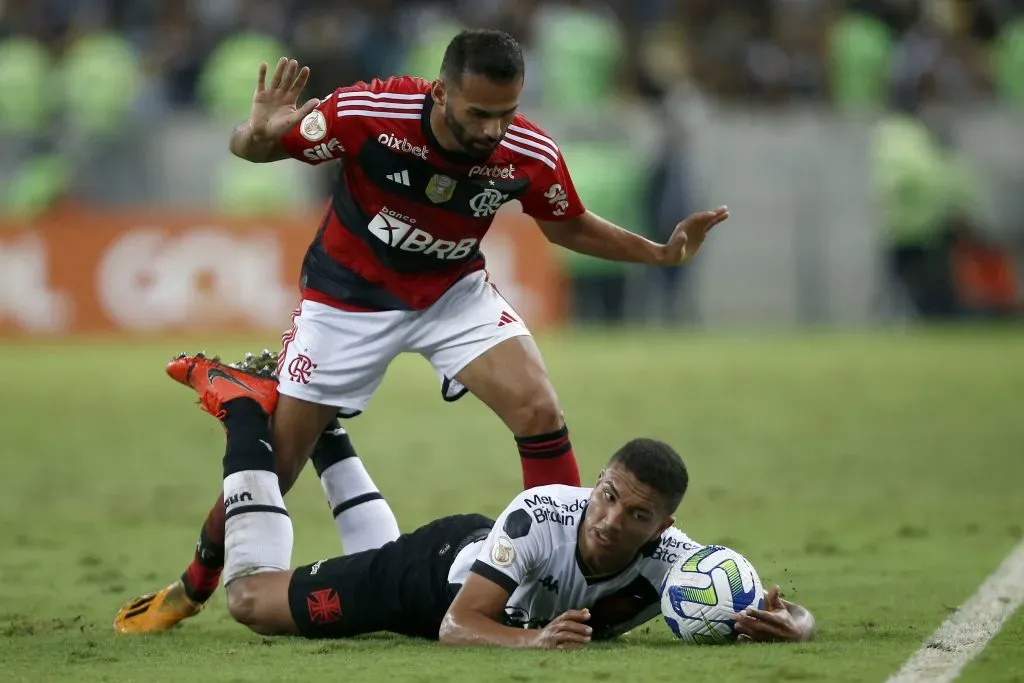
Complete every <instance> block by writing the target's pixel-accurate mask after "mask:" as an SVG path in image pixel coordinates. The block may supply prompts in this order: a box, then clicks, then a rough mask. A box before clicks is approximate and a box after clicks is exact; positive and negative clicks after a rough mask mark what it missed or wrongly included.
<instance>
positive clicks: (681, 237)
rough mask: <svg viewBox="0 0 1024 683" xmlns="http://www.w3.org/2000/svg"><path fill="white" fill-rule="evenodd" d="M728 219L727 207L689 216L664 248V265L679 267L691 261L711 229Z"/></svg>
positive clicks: (676, 229) (673, 233)
mask: <svg viewBox="0 0 1024 683" xmlns="http://www.w3.org/2000/svg"><path fill="white" fill-rule="evenodd" d="M728 218H729V209H728V207H725V206H720V207H718V208H717V209H715V210H714V211H700V212H698V213H695V214H691V215H690V216H688V217H687V218H686V220H684V221H682V222H681V223H679V224H678V225H677V226H676V227H675V230H673V231H672V236H671V237H669V239H668V242H667V243H666V244H665V246H664V247H663V249H664V251H663V258H662V263H663V265H666V266H678V265H679V264H681V263H685V262H686V261H689V260H690V259H691V258H693V257H694V255H695V254H696V253H697V251H698V250H699V249H700V247H701V245H702V244H704V239H705V238H706V237H707V236H708V233H709V232H711V228H713V227H715V226H716V225H718V224H719V223H721V222H723V221H725V220H728Z"/></svg>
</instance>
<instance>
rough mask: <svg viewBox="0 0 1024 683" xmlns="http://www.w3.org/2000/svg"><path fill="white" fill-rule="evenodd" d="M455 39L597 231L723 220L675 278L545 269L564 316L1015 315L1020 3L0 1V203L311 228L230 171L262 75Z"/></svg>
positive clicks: (326, 70)
mask: <svg viewBox="0 0 1024 683" xmlns="http://www.w3.org/2000/svg"><path fill="white" fill-rule="evenodd" d="M463 26H471V27H494V28H502V29H505V30H508V31H510V32H511V33H513V34H514V35H515V36H517V38H519V40H520V41H521V43H522V44H523V46H524V48H525V50H526V54H527V85H526V90H525V92H524V97H523V102H522V109H523V110H524V111H525V112H526V113H528V114H529V115H530V116H531V118H533V119H534V120H536V121H538V122H539V123H540V124H541V125H542V126H544V127H545V128H546V129H547V130H548V131H549V132H550V133H551V134H552V135H554V136H555V137H556V138H557V139H558V140H559V143H560V145H561V147H562V149H563V153H564V154H565V156H566V158H567V160H568V161H569V164H570V168H571V170H572V173H573V176H574V180H575V182H576V184H577V187H578V189H579V191H580V193H581V195H582V196H583V198H584V200H585V202H586V203H587V204H588V206H589V207H590V208H592V209H593V210H595V211H596V212H598V213H600V214H602V215H604V216H606V217H608V218H610V219H612V220H614V221H617V222H618V223H620V224H622V225H624V226H627V227H629V228H631V229H634V230H636V231H638V232H641V233H644V234H647V235H648V236H650V237H652V238H653V239H659V240H662V239H664V238H665V237H666V236H667V234H668V232H669V231H670V230H671V228H672V227H673V226H674V224H675V222H676V221H677V220H679V219H680V218H682V217H683V216H685V215H686V214H687V213H689V212H691V211H693V210H697V209H700V208H707V207H711V206H716V205H718V204H721V203H728V204H729V205H730V208H731V209H732V210H733V213H734V216H735V218H734V219H733V221H734V222H735V223H736V224H739V227H736V228H735V230H733V229H732V227H731V226H730V227H723V228H722V234H721V235H720V236H716V242H715V244H714V245H713V246H712V247H711V248H710V249H709V253H708V255H707V257H706V258H702V259H701V261H700V262H699V263H695V264H694V267H693V268H688V269H687V268H684V269H679V270H672V271H653V270H651V269H644V268H634V267H623V266H621V265H617V264H608V263H602V262H598V261H595V260H593V259H586V258H577V257H573V256H571V255H560V256H559V258H560V259H562V261H561V262H562V263H563V265H564V266H565V268H566V271H567V273H568V274H569V276H570V281H571V283H572V287H571V291H572V301H573V309H572V311H573V317H574V319H576V320H578V321H598V322H602V323H605V324H617V323H636V322H640V321H667V322H678V321H694V320H698V319H701V318H702V317H703V318H716V316H717V318H720V319H722V320H725V321H730V322H731V321H744V320H752V321H754V322H761V321H766V322H771V321H776V320H781V321H788V320H793V321H803V322H825V323H828V322H836V323H859V322H864V321H866V320H873V319H880V318H896V319H900V320H913V319H920V318H941V319H951V318H955V319H962V318H964V317H970V318H976V317H1008V316H1014V315H1018V314H1019V312H1020V311H1021V295H1020V291H1019V286H1018V279H1019V273H1020V272H1021V269H1020V266H1021V263H1022V258H1021V257H1022V254H1024V249H1022V246H1024V239H1022V238H1024V198H1022V195H1024V193H1021V192H1020V188H1021V187H1024V0H973V1H972V0H923V1H917V0H729V1H728V2H726V1H724V0H606V1H602V0H593V1H589V0H461V1H441V2H439V1H434V2H419V1H414V0H407V1H402V0H366V1H355V0H215V1H211V0H0V187H2V188H3V190H2V194H0V208H2V211H3V212H4V213H5V214H6V215H7V216H8V218H10V219H11V220H9V221H8V222H7V224H12V225H21V226H24V225H25V224H26V221H29V222H31V221H32V220H36V219H37V218H38V217H39V216H44V215H45V214H46V213H47V212H48V211H52V210H54V208H55V207H61V206H63V207H67V206H69V205H70V206H75V205H87V206H94V207H109V208H111V209H112V210H116V209H117V207H133V206H138V205H154V206H170V207H175V208H180V207H190V206H196V207H207V208H210V209H211V210H214V211H217V212H225V213H232V214H254V215H258V214H260V213H266V212H277V211H290V210H294V209H295V208H297V207H302V206H309V205H319V203H320V202H321V198H322V197H323V196H324V195H325V188H326V185H327V183H328V182H329V181H330V177H329V175H328V173H327V172H323V171H319V170H318V171H310V170H308V169H306V168H303V167H302V165H301V164H275V165H272V166H270V167H260V166H254V165H249V164H245V163H243V162H238V161H237V160H233V159H231V158H230V156H229V155H228V154H227V150H226V140H227V136H228V134H229V132H230V130H231V128H232V127H233V125H235V124H236V123H238V122H240V121H242V120H244V119H245V118H246V116H247V115H248V108H249V103H250V98H251V94H252V89H253V86H254V80H255V74H256V67H257V66H258V64H259V62H260V61H268V62H270V63H272V62H273V61H275V60H276V59H277V58H278V57H279V56H281V55H289V56H293V57H295V58H297V59H299V60H301V61H302V62H303V63H305V64H308V65H310V67H311V68H312V80H311V84H310V88H309V90H308V92H307V94H306V96H307V97H308V96H323V95H325V94H326V93H328V92H330V91H331V90H333V89H334V88H335V87H337V86H339V85H343V84H347V83H349V82H352V81H355V80H359V79H370V78H373V77H378V76H379V77H384V76H387V75H390V74H399V73H411V74H414V75H419V76H423V77H425V78H432V77H434V76H436V73H437V69H438V65H439V62H440V56H441V54H442V52H443V50H444V47H445V45H446V43H447V42H448V40H449V39H450V37H451V36H452V35H453V34H454V32H456V31H457V30H458V29H459V28H461V27H463ZM727 225H728V224H727ZM312 229H313V226H310V230H311V231H312ZM730 230H732V232H729V231H730ZM0 238H2V235H0ZM702 256H703V255H702ZM695 278H696V279H695Z"/></svg>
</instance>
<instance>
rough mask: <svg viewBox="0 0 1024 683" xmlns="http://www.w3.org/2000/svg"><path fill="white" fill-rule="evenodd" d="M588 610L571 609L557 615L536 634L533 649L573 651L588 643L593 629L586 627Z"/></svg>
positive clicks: (588, 615) (588, 617)
mask: <svg viewBox="0 0 1024 683" xmlns="http://www.w3.org/2000/svg"><path fill="white" fill-rule="evenodd" d="M588 619H590V610H586V609H584V610H576V609H571V610H567V611H565V612H563V613H562V614H559V615H558V616H557V617H555V619H554V620H553V621H552V622H551V623H550V624H548V625H547V626H545V627H544V628H543V629H542V630H540V631H539V632H538V633H537V636H536V637H535V638H534V641H533V644H534V647H539V648H543V649H546V650H556V649H557V650H575V649H579V648H582V647H583V646H584V645H586V644H587V643H589V642H590V637H591V634H592V633H593V629H592V628H590V627H589V626H587V624H586V622H587V620H588Z"/></svg>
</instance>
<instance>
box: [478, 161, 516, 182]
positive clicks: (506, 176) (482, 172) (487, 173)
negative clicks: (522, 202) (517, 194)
mask: <svg viewBox="0 0 1024 683" xmlns="http://www.w3.org/2000/svg"><path fill="white" fill-rule="evenodd" d="M478 176H479V177H480V178H500V179H501V180H511V179H513V178H515V177H516V167H515V166H513V165H512V164H509V165H508V166H474V167H473V168H471V169H469V177H470V178H475V177H478Z"/></svg>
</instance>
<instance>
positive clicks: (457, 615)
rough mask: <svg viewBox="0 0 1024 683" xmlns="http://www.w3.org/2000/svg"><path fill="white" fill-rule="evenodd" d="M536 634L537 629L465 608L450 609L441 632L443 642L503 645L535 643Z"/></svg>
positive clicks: (529, 645) (520, 645) (517, 645)
mask: <svg viewBox="0 0 1024 683" xmlns="http://www.w3.org/2000/svg"><path fill="white" fill-rule="evenodd" d="M453 607H454V605H453ZM535 636H536V632H535V631H533V632H531V631H528V630H526V629H522V628H513V627H511V626H505V625H504V624H501V623H499V622H497V621H495V620H494V619H492V618H491V617H489V616H487V615H486V614H482V613H480V612H477V611H476V610H473V609H465V608H463V609H458V608H455V609H450V610H448V614H446V615H445V617H444V621H442V622H441V631H440V632H439V633H438V639H439V640H440V642H441V643H442V644H443V645H492V646H493V645H496V646H499V647H532V645H533V640H534V637H535Z"/></svg>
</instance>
